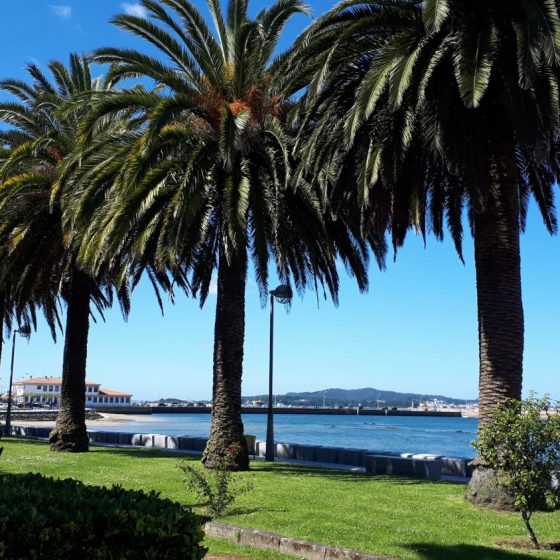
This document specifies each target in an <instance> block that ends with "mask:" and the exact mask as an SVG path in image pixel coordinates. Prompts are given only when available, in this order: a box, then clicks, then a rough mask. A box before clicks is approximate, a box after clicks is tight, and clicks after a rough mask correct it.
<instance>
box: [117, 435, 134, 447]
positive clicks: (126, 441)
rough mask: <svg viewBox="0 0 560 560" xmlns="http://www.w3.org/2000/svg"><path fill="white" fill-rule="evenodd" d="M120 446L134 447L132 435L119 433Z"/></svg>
mask: <svg viewBox="0 0 560 560" xmlns="http://www.w3.org/2000/svg"><path fill="white" fill-rule="evenodd" d="M119 445H132V434H130V433H126V432H119Z"/></svg>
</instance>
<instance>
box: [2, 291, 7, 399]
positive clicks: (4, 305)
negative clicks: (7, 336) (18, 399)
mask: <svg viewBox="0 0 560 560" xmlns="http://www.w3.org/2000/svg"><path fill="white" fill-rule="evenodd" d="M5 314H6V296H5V295H4V292H0V364H1V363H2V350H3V349H4V315H5ZM8 390H9V388H8Z"/></svg>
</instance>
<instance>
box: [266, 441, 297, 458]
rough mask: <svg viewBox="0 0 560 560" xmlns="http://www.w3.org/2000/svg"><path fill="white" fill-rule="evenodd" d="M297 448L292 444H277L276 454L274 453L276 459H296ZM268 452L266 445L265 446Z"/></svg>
mask: <svg viewBox="0 0 560 560" xmlns="http://www.w3.org/2000/svg"><path fill="white" fill-rule="evenodd" d="M295 448H296V446H295V445H293V444H291V443H282V442H280V443H277V444H276V452H275V453H274V456H275V457H279V458H281V459H293V458H294V457H295V451H296V449H295ZM265 450H266V444H265Z"/></svg>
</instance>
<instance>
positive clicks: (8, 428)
mask: <svg viewBox="0 0 560 560" xmlns="http://www.w3.org/2000/svg"><path fill="white" fill-rule="evenodd" d="M16 333H17V331H14V338H13V342H12V364H11V367H10V386H9V387H8V410H7V411H6V435H7V436H9V435H10V432H11V431H12V383H13V381H14V357H15V354H16Z"/></svg>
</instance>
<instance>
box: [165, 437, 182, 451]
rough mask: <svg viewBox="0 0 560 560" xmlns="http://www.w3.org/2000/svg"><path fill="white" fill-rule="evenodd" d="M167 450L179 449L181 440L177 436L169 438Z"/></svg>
mask: <svg viewBox="0 0 560 560" xmlns="http://www.w3.org/2000/svg"><path fill="white" fill-rule="evenodd" d="M167 449H179V438H178V437H177V436H167Z"/></svg>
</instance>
